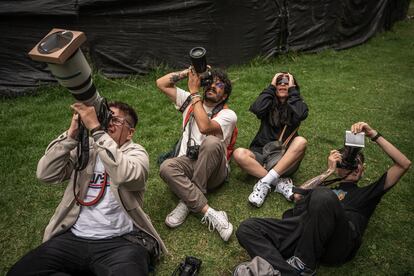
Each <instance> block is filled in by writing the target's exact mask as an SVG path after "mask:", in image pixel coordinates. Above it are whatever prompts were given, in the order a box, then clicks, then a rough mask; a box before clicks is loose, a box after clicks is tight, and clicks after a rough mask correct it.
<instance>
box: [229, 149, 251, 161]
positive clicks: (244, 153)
mask: <svg viewBox="0 0 414 276" xmlns="http://www.w3.org/2000/svg"><path fill="white" fill-rule="evenodd" d="M248 157H250V155H249V153H248V150H247V149H244V148H237V149H235V150H234V152H233V159H234V161H236V163H237V164H240V162H242V161H243V160H246V158H248Z"/></svg>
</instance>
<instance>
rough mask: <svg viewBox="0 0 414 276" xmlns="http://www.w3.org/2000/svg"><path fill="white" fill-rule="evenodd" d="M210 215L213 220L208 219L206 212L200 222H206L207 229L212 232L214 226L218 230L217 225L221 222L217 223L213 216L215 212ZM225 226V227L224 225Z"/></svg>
mask: <svg viewBox="0 0 414 276" xmlns="http://www.w3.org/2000/svg"><path fill="white" fill-rule="evenodd" d="M211 216H212V217H213V220H215V222H214V221H212V220H210V219H209V218H208V216H207V214H205V215H204V217H203V218H202V219H201V223H202V224H205V223H207V222H208V231H210V232H213V231H214V230H215V229H216V228H217V230H218V226H219V227H221V223H219V222H218V221H219V219H218V218H217V217H216V216H215V214H214V213H213V214H211ZM224 228H225V227H224Z"/></svg>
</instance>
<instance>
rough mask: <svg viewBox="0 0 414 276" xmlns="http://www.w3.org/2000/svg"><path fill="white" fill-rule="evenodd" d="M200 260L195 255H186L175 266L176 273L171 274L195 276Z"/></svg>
mask: <svg viewBox="0 0 414 276" xmlns="http://www.w3.org/2000/svg"><path fill="white" fill-rule="evenodd" d="M201 263H202V261H201V260H200V259H198V258H196V257H191V256H187V257H185V261H184V262H181V263H180V264H179V266H178V268H177V272H178V274H177V273H174V274H173V275H179V276H195V275H198V271H199V270H200V267H201Z"/></svg>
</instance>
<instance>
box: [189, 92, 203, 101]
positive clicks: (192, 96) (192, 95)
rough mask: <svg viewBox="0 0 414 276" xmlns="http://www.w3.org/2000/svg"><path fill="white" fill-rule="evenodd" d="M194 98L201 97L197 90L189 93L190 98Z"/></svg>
mask: <svg viewBox="0 0 414 276" xmlns="http://www.w3.org/2000/svg"><path fill="white" fill-rule="evenodd" d="M195 98H201V96H200V94H198V92H196V93H193V94H191V99H192V100H194V99H195Z"/></svg>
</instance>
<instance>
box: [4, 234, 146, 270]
mask: <svg viewBox="0 0 414 276" xmlns="http://www.w3.org/2000/svg"><path fill="white" fill-rule="evenodd" d="M148 265H149V254H148V251H147V250H146V249H145V248H144V247H142V246H140V245H137V244H133V243H132V242H130V241H127V240H125V239H124V238H122V237H115V238H111V239H103V240H87V239H82V238H79V237H76V236H75V235H73V234H72V232H70V231H68V232H66V233H64V234H61V235H59V236H57V237H54V238H52V239H50V240H49V241H47V242H45V243H43V244H41V245H40V246H39V247H37V248H35V249H34V250H32V251H30V252H29V253H28V254H26V255H25V256H23V257H22V258H21V259H20V260H19V261H18V262H17V263H16V264H15V265H14V266H13V267H12V268H11V269H10V271H9V272H8V274H7V275H8V276H14V275H16V276H23V275H55V276H56V275H61V276H63V275H91V274H95V275H99V276H101V275H102V276H104V275H148Z"/></svg>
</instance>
